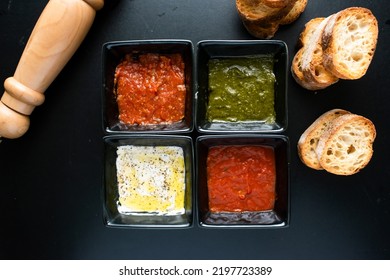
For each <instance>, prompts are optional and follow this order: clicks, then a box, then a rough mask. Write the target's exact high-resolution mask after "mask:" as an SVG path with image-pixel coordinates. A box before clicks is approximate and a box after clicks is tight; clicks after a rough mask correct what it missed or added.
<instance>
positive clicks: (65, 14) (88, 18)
mask: <svg viewBox="0 0 390 280" xmlns="http://www.w3.org/2000/svg"><path fill="white" fill-rule="evenodd" d="M103 5H104V0H50V1H49V2H48V4H47V5H46V7H45V9H44V10H43V12H42V14H41V15H40V17H39V19H38V21H37V23H36V25H35V27H34V29H33V31H32V33H31V36H30V38H29V40H28V42H27V45H26V47H25V49H24V52H23V54H22V56H21V58H20V61H19V63H18V66H17V68H16V70H15V74H14V76H13V77H10V78H8V79H6V80H5V82H4V89H5V92H4V94H3V96H2V98H1V101H0V137H5V138H10V139H12V138H18V137H20V136H22V135H23V134H24V133H25V132H26V131H27V130H28V128H29V125H30V119H29V117H28V116H29V115H30V114H31V113H32V111H33V110H34V108H35V107H36V106H38V105H41V104H42V103H43V102H44V100H45V96H44V92H45V91H46V89H47V88H48V87H49V85H50V84H51V83H52V82H53V81H54V79H55V78H56V77H57V75H58V74H59V73H60V71H61V70H62V69H63V68H64V66H65V64H66V63H67V62H68V61H69V59H70V58H71V57H72V55H73V54H74V53H75V51H76V50H77V48H78V47H79V46H80V44H81V42H82V41H83V39H84V37H85V36H86V34H87V32H88V30H89V29H90V27H91V25H92V23H93V20H94V18H95V15H96V11H97V10H99V9H101V8H102V7H103Z"/></svg>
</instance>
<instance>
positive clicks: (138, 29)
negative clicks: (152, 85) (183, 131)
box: [0, 0, 390, 259]
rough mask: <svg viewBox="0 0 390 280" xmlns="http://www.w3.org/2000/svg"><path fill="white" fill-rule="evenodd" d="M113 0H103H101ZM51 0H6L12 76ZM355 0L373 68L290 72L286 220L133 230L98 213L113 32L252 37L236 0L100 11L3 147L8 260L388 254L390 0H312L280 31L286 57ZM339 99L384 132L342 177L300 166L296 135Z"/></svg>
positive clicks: (6, 67)
mask: <svg viewBox="0 0 390 280" xmlns="http://www.w3.org/2000/svg"><path fill="white" fill-rule="evenodd" d="M106 2H107V3H108V0H107V1H106ZM46 3H47V1H24V0H14V1H12V0H9V1H8V0H0V42H1V45H0V50H1V54H2V55H1V57H0V66H1V67H0V78H1V80H2V81H4V80H5V79H6V78H7V77H9V76H12V75H13V72H14V70H15V69H16V65H17V63H18V61H19V58H20V55H21V53H22V51H23V49H24V47H25V45H26V42H27V40H28V38H29V36H30V33H31V31H32V28H33V26H34V24H35V22H36V20H37V18H38V17H39V15H40V13H41V11H42V9H43V8H44V6H45V4H46ZM349 6H364V7H367V8H370V9H371V10H372V11H373V13H374V14H375V15H376V17H377V19H378V22H379V41H378V45H377V50H376V54H375V57H374V60H373V62H372V63H371V66H370V68H369V70H368V72H367V74H366V75H365V76H364V77H363V78H361V79H360V80H357V81H340V82H339V83H337V84H335V85H333V86H331V87H329V88H328V89H326V90H323V91H321V92H317V93H313V92H309V91H306V90H304V89H303V88H300V87H299V86H298V85H297V84H296V83H295V82H294V81H293V80H292V78H291V75H289V88H288V103H289V126H288V129H287V130H286V131H285V133H283V134H284V135H286V136H288V137H289V139H290V143H291V170H290V171H291V220H290V226H289V227H288V228H282V229H236V230H229V229H205V228H200V227H198V226H196V225H195V226H194V227H193V228H191V229H187V230H134V229H132V230H126V229H112V228H107V227H105V226H104V224H103V218H102V198H101V193H102V170H103V141H102V137H103V131H102V118H101V107H102V104H101V80H102V79H101V75H102V74H101V73H102V69H101V48H102V44H103V43H105V42H107V41H113V40H129V39H159V38H168V39H189V40H191V41H192V42H193V43H194V44H196V43H197V42H198V41H200V40H206V39H249V40H251V39H253V37H251V36H250V35H249V34H248V33H247V32H246V30H244V28H243V27H242V25H241V23H240V20H239V18H238V16H237V13H236V11H235V6H234V1H232V0H231V1H228V0H213V1H210V0H196V1H195V0H181V1H178V0H176V1H174V0H165V1H159V0H133V1H128V0H122V1H119V2H118V3H117V4H115V5H107V6H106V8H105V9H104V10H102V11H100V12H99V14H98V16H97V18H96V20H95V23H94V25H93V26H92V29H91V31H90V33H89V34H88V36H87V38H86V39H85V41H84V43H83V44H82V45H81V47H80V48H79V50H78V51H77V53H76V54H75V56H74V57H73V58H72V60H71V61H70V62H69V64H68V65H67V66H66V67H65V69H64V70H63V71H62V72H61V74H60V75H59V76H58V78H57V79H56V80H55V82H54V83H53V84H52V85H51V86H50V87H49V89H48V90H47V92H46V101H45V103H44V104H43V105H42V106H40V107H38V108H36V109H35V111H34V112H33V114H32V116H31V122H32V123H31V127H30V130H29V131H28V132H27V134H26V135H25V136H23V137H22V138H20V139H15V140H3V142H2V143H1V144H0V178H1V179H0V211H1V214H2V215H1V216H2V219H1V225H0V258H2V259H389V258H390V238H389V236H390V213H389V212H390V184H389V180H388V179H389V175H388V174H389V172H390V164H389V158H390V149H389V148H388V143H389V135H390V126H389V124H388V120H389V113H388V112H389V111H388V108H389V107H390V98H389V95H388V94H389V89H388V88H389V87H390V77H389V73H390V65H389V56H390V53H389V52H390V51H389V50H390V48H389V43H390V40H389V39H390V38H389V32H390V25H389V22H390V18H389V14H388V13H387V10H388V9H389V8H390V7H389V4H388V2H387V1H384V0H382V1H367V0H356V1H352V0H346V1H332V3H330V2H329V1H326V0H318V1H314V0H312V1H310V0H309V4H308V6H307V8H306V10H305V12H304V14H303V15H302V16H301V17H300V18H299V19H298V20H297V21H296V22H294V23H293V24H291V25H289V26H285V27H282V28H280V30H279V32H278V33H277V34H276V36H275V39H280V40H283V41H285V42H286V43H287V45H288V48H289V53H290V58H289V60H290V62H291V59H292V57H293V55H294V54H295V45H296V42H297V38H298V35H299V33H300V31H301V30H302V28H303V26H304V24H305V23H306V22H307V21H308V20H310V19H312V18H314V17H319V16H328V15H330V14H332V13H334V12H337V11H339V10H341V9H344V8H346V7H349ZM333 108H343V109H347V110H350V111H352V112H354V113H357V114H361V115H364V116H366V117H368V118H370V119H371V120H372V121H373V122H374V123H375V125H376V128H377V132H378V136H377V139H376V141H375V145H374V148H375V152H374V156H373V158H372V160H371V162H370V164H369V165H368V166H367V167H366V168H365V169H364V170H363V171H361V172H360V173H358V174H356V175H353V176H349V177H341V176H336V175H331V174H327V173H325V172H320V171H314V170H311V169H309V168H307V167H305V166H304V165H303V164H302V163H301V162H300V160H299V158H298V156H297V152H296V148H295V146H296V143H297V141H298V138H299V136H300V135H301V133H302V132H303V131H304V130H305V129H306V127H307V126H308V125H309V124H310V123H312V122H313V121H314V119H315V118H317V117H318V116H319V115H320V114H322V113H323V112H325V111H326V110H329V109H333Z"/></svg>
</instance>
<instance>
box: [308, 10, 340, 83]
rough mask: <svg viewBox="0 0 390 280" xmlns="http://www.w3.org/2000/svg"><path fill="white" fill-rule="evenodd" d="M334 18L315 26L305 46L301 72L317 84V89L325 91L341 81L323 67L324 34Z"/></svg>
mask: <svg viewBox="0 0 390 280" xmlns="http://www.w3.org/2000/svg"><path fill="white" fill-rule="evenodd" d="M333 17H334V15H331V16H329V17H327V18H325V19H324V20H322V21H321V22H320V23H319V24H318V25H317V26H315V27H314V28H315V29H314V31H312V32H310V37H309V38H308V40H307V41H308V42H307V43H306V44H305V45H304V46H303V49H304V50H303V52H302V58H301V59H302V61H301V70H302V73H303V75H304V79H305V80H306V81H307V82H309V83H312V84H315V85H316V88H317V89H324V88H326V87H328V86H330V85H332V84H334V83H336V82H337V81H338V80H339V79H338V77H336V76H335V75H333V74H332V72H330V71H328V70H327V69H326V68H325V67H324V65H323V50H322V33H323V30H324V29H325V27H326V26H327V24H328V22H329V21H330V20H331V19H332V18H333Z"/></svg>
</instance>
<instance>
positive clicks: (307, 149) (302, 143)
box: [298, 109, 350, 170]
mask: <svg viewBox="0 0 390 280" xmlns="http://www.w3.org/2000/svg"><path fill="white" fill-rule="evenodd" d="M349 113H350V112H348V111H346V110H343V109H333V110H330V111H327V112H325V113H324V114H322V115H321V116H320V117H318V118H317V119H316V120H315V121H314V122H313V123H312V124H311V125H310V126H309V127H308V128H307V129H306V130H305V131H304V132H303V134H302V135H301V137H300V138H299V141H298V155H299V157H300V159H301V161H302V162H303V163H304V164H305V165H306V166H308V167H310V168H313V169H316V170H321V169H323V167H322V166H321V164H320V161H319V159H318V157H317V153H316V149H317V144H318V141H319V139H320V137H321V136H322V135H323V134H324V132H325V131H326V130H327V129H329V127H330V126H331V124H332V122H333V121H334V120H335V119H336V118H338V117H340V116H342V115H345V114H349Z"/></svg>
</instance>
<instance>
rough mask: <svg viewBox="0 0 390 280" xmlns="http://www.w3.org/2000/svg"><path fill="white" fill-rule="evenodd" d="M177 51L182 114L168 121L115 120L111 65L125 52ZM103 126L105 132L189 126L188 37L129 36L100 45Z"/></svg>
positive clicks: (190, 48)
mask: <svg viewBox="0 0 390 280" xmlns="http://www.w3.org/2000/svg"><path fill="white" fill-rule="evenodd" d="M144 53H157V54H177V53H179V54H181V55H182V58H183V61H184V63H185V70H184V71H185V87H186V91H187V94H186V100H185V115H184V118H183V120H182V121H180V122H177V123H172V124H156V125H128V124H123V123H121V122H120V121H119V118H118V116H119V112H118V105H117V102H116V98H115V95H114V86H115V82H114V77H115V69H116V67H117V65H118V64H119V63H120V62H121V60H122V59H123V58H124V57H125V56H126V55H127V54H144ZM102 55H103V66H102V67H103V77H102V78H103V89H102V90H103V93H102V95H103V98H102V99H103V100H102V103H103V126H104V127H103V129H104V131H105V133H137V132H138V133H139V132H142V133H160V132H163V133H187V132H191V131H192V130H193V123H194V120H193V107H194V102H193V100H194V78H193V74H194V70H193V68H194V62H193V60H194V59H193V56H194V51H193V45H192V42H191V41H188V40H133V41H119V42H108V43H105V44H104V45H103V50H102Z"/></svg>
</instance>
